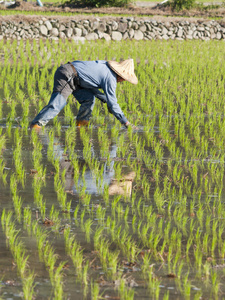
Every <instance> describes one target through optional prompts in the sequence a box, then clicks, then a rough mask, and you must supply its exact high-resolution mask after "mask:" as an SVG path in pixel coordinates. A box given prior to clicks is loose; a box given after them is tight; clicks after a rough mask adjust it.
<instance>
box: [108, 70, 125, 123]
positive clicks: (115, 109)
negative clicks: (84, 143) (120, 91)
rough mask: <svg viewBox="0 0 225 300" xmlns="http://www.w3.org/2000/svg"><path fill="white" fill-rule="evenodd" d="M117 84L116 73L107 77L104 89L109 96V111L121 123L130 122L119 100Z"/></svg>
mask: <svg viewBox="0 0 225 300" xmlns="http://www.w3.org/2000/svg"><path fill="white" fill-rule="evenodd" d="M116 86H117V80H116V75H115V76H110V77H106V78H105V80H104V85H103V87H102V89H103V90H104V92H105V95H106V98H107V107H108V111H109V112H110V113H111V114H113V115H114V116H115V117H116V118H117V119H118V120H119V121H120V123H121V124H123V125H125V124H126V123H127V122H128V120H127V118H126V117H125V115H124V113H123V112H122V110H121V108H120V106H119V104H118V102H117V97H116Z"/></svg>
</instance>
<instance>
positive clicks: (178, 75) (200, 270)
mask: <svg viewBox="0 0 225 300" xmlns="http://www.w3.org/2000/svg"><path fill="white" fill-rule="evenodd" d="M223 49H224V44H223V42H215V41H210V42H207V43H206V42H199V41H187V42H186V41H184V42H180V41H170V42H161V41H153V42H149V41H148V42H144V41H142V42H135V41H129V42H128V41H126V42H125V41H124V42H122V43H121V42H120V43H116V42H112V43H110V44H108V43H106V42H103V41H101V42H100V41H98V42H91V43H88V42H87V43H84V44H75V43H72V42H69V41H65V42H64V43H63V42H59V43H55V42H49V41H40V42H36V41H29V42H28V41H27V42H22V41H21V42H19V43H18V44H17V42H11V41H7V42H3V41H0V54H1V60H2V64H1V67H0V73H1V78H2V80H1V84H0V96H1V101H0V217H1V225H0V298H1V299H163V300H166V299H223V297H225V296H224V292H225V287H224V282H225V261H224V259H225V203H224V201H225V190H224V154H225V151H224V145H225V118H224V111H225V105H224V99H225V90H224V87H225V85H224V74H225V70H224V69H225V67H224V56H225V53H224V50H223ZM129 57H131V58H133V59H134V62H135V72H136V74H137V77H138V79H139V84H138V85H137V86H133V85H131V84H129V83H127V82H125V83H122V84H118V87H117V96H118V102H119V104H120V106H121V108H122V109H123V111H124V113H125V115H126V116H127V117H128V119H129V121H130V122H131V123H133V124H134V125H136V127H137V129H132V128H129V129H128V130H127V129H125V128H124V127H123V126H121V125H120V124H119V122H118V121H117V120H115V119H114V117H113V116H112V115H110V114H109V113H108V111H107V107H106V106H105V105H104V104H102V103H101V102H100V101H99V100H96V104H95V108H94V111H93V117H92V119H91V121H90V125H89V126H88V127H87V128H80V129H79V128H77V127H76V125H75V124H76V114H77V112H78V109H79V104H78V103H77V102H76V101H75V100H74V99H73V97H70V98H69V99H68V103H67V105H66V107H65V108H64V110H63V111H62V112H61V113H60V114H59V116H58V117H57V118H55V119H54V120H53V121H51V122H50V123H49V124H48V125H47V126H46V127H45V128H43V129H42V130H41V131H38V132H37V131H35V130H30V129H29V123H30V122H31V120H32V119H33V118H34V116H35V115H36V113H37V112H38V111H39V110H40V109H41V108H42V107H43V105H44V104H46V103H47V102H48V101H49V98H50V95H51V90H52V86H53V75H54V72H55V70H56V68H57V67H58V66H59V65H60V64H61V63H65V62H67V61H72V60H75V59H79V60H96V59H106V60H117V61H120V60H121V59H127V58H129Z"/></svg>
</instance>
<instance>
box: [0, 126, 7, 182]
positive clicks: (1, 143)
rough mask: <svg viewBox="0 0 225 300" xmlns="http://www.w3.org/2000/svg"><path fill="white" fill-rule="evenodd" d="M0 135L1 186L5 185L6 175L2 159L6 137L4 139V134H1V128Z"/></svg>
mask: <svg viewBox="0 0 225 300" xmlns="http://www.w3.org/2000/svg"><path fill="white" fill-rule="evenodd" d="M0 134H1V136H0V178H1V180H2V182H3V184H4V185H6V183H7V181H6V177H7V173H6V171H5V163H4V160H3V158H2V153H3V151H4V149H5V143H6V137H5V134H2V128H1V129H0Z"/></svg>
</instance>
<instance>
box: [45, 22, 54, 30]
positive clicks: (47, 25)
mask: <svg viewBox="0 0 225 300" xmlns="http://www.w3.org/2000/svg"><path fill="white" fill-rule="evenodd" d="M44 25H45V26H46V28H47V29H48V30H49V31H50V30H52V24H51V23H50V22H49V21H45V23H44Z"/></svg>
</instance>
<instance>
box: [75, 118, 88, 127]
mask: <svg viewBox="0 0 225 300" xmlns="http://www.w3.org/2000/svg"><path fill="white" fill-rule="evenodd" d="M76 125H77V126H78V127H80V126H88V121H87V120H77V121H76Z"/></svg>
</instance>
